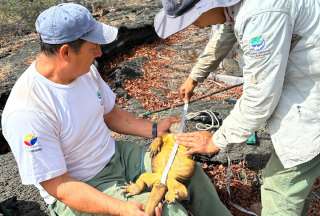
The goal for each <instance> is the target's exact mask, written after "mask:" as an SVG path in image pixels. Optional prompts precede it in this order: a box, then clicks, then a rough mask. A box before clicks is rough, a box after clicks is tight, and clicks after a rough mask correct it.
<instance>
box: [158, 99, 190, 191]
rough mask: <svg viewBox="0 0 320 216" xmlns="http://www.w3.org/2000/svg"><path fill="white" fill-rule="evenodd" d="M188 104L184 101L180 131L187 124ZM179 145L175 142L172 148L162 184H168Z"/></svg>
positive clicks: (162, 177)
mask: <svg viewBox="0 0 320 216" xmlns="http://www.w3.org/2000/svg"><path fill="white" fill-rule="evenodd" d="M188 106H189V103H184V106H183V110H182V116H181V121H180V127H179V130H178V132H180V133H182V132H183V130H184V127H185V124H186V122H185V121H186V115H187V113H188ZM178 147H179V144H178V143H174V145H173V149H172V151H171V153H170V156H169V159H168V162H167V164H166V167H165V168H164V170H163V173H162V176H161V180H160V182H161V183H162V184H165V185H166V182H167V177H168V173H169V170H170V168H171V166H172V164H173V161H174V158H175V156H176V154H177V151H178Z"/></svg>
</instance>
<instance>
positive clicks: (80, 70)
mask: <svg viewBox="0 0 320 216" xmlns="http://www.w3.org/2000/svg"><path fill="white" fill-rule="evenodd" d="M101 55H102V51H101V48H100V45H99V44H94V43H91V42H87V41H85V42H84V43H83V44H82V46H81V48H80V50H79V51H78V52H75V51H71V61H70V65H69V66H70V72H71V73H73V74H74V75H75V77H78V76H81V75H83V74H85V73H87V72H89V70H90V66H91V65H92V64H93V62H94V60H95V58H97V57H100V56H101Z"/></svg>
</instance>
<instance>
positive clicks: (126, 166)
mask: <svg viewBox="0 0 320 216" xmlns="http://www.w3.org/2000/svg"><path fill="white" fill-rule="evenodd" d="M145 171H151V160H150V157H149V154H148V153H146V152H145V150H144V148H143V147H141V146H138V145H134V144H130V143H126V142H117V143H116V152H115V154H114V156H113V158H112V159H111V161H110V162H109V163H108V165H107V166H106V167H105V168H104V169H103V170H102V171H101V172H100V173H98V174H97V175H96V176H95V177H94V178H93V179H91V180H89V181H88V182H87V183H88V184H90V185H92V186H93V187H95V188H97V189H98V190H100V191H102V192H103V193H106V194H108V195H110V196H112V197H115V198H117V199H121V200H135V201H138V202H141V203H145V202H146V201H147V198H148V195H149V192H144V193H142V194H139V195H135V196H132V197H126V196H125V195H124V194H123V193H122V191H121V188H120V187H121V186H123V185H124V184H125V183H128V182H130V181H135V180H136V179H137V177H138V176H139V175H140V174H141V173H143V172H145ZM187 185H188V190H189V200H187V201H185V202H184V204H185V205H187V206H188V208H189V209H190V211H191V212H192V214H193V215H195V216H208V215H210V216H214V215H216V216H225V215H228V216H229V215H231V214H230V213H229V211H228V209H227V208H226V207H225V206H224V205H223V204H222V203H221V201H220V199H219V197H218V194H217V192H216V190H215V188H214V186H213V185H212V183H211V181H210V179H209V178H208V177H207V176H206V175H205V173H204V172H203V170H202V168H201V167H200V166H199V165H197V166H196V169H195V173H194V176H193V177H192V178H191V180H190V182H188V183H187ZM49 211H50V214H51V215H59V216H88V215H93V214H87V213H81V212H78V211H75V210H73V209H71V208H69V207H68V206H66V205H65V204H63V203H62V202H60V201H56V202H55V203H54V204H52V205H50V206H49ZM162 215H164V216H187V215H188V213H187V211H186V209H185V208H184V206H183V205H182V204H181V203H178V202H176V203H173V204H165V205H164V206H163V213H162Z"/></svg>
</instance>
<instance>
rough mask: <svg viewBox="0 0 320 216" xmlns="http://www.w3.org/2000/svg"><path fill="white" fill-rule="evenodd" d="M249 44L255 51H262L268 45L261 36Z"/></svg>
mask: <svg viewBox="0 0 320 216" xmlns="http://www.w3.org/2000/svg"><path fill="white" fill-rule="evenodd" d="M249 43H250V49H252V50H254V51H262V50H263V48H264V47H265V45H266V42H265V40H264V39H263V37H262V36H261V35H259V36H257V37H254V38H251V40H250V42H249Z"/></svg>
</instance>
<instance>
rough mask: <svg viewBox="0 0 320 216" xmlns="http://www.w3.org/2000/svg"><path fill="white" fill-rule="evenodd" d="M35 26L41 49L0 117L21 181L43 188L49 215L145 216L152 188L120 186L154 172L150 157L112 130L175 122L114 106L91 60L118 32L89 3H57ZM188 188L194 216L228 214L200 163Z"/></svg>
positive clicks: (153, 128) (136, 131)
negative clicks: (133, 190)
mask: <svg viewBox="0 0 320 216" xmlns="http://www.w3.org/2000/svg"><path fill="white" fill-rule="evenodd" d="M36 30H37V32H38V33H39V36H40V40H41V42H40V46H41V52H40V54H39V55H38V56H37V58H36V61H35V62H33V63H32V65H31V66H30V67H29V68H28V69H27V70H26V71H25V72H24V73H23V74H22V76H21V77H20V78H19V79H18V81H17V82H16V84H15V85H14V87H13V89H12V91H11V94H10V96H9V98H8V100H7V103H6V106H5V108H4V110H3V114H2V128H3V133H4V136H5V138H6V139H7V141H8V143H9V145H10V147H11V149H12V152H13V154H14V156H15V159H16V161H17V164H18V168H19V172H20V176H21V180H22V183H23V184H33V185H35V186H37V187H38V188H39V190H40V194H41V195H42V197H43V198H44V199H45V201H46V203H47V204H48V205H49V210H50V214H52V215H98V214H99V215H100V214H107V215H146V213H144V211H143V204H142V203H144V202H145V201H146V199H147V196H148V193H147V192H146V193H143V194H140V195H136V196H133V197H126V196H124V195H123V193H122V191H121V186H123V185H124V184H126V183H128V182H130V181H134V180H135V179H136V178H137V177H138V176H139V175H140V174H141V173H142V172H145V171H146V170H148V168H149V169H150V157H148V154H146V152H145V151H144V148H143V147H141V146H139V145H134V144H130V143H126V142H118V141H117V142H116V141H115V140H114V139H113V138H112V137H111V132H110V130H112V131H115V132H118V133H123V134H131V135H136V136H141V137H148V138H154V137H156V136H157V135H161V134H163V133H165V132H167V131H168V129H169V127H170V126H171V124H172V123H174V122H177V119H176V118H174V117H170V118H166V119H163V120H161V121H159V123H158V124H156V123H152V122H151V121H149V120H145V119H138V118H136V117H135V116H134V115H132V114H130V113H128V112H126V111H123V110H121V109H119V108H117V107H116V106H115V95H114V93H113V92H112V91H111V89H110V88H109V86H108V85H107V84H106V83H105V82H104V81H103V80H102V78H101V77H100V75H99V73H98V71H97V69H96V68H95V66H93V64H92V63H93V61H94V59H95V58H96V57H99V56H101V55H102V52H101V49H100V44H108V43H110V42H112V41H114V40H115V39H116V37H117V29H116V28H114V27H111V26H107V25H105V24H102V23H100V22H97V21H96V20H95V19H94V18H93V17H92V15H91V14H90V12H89V11H88V10H87V9H86V8H85V7H83V6H81V5H78V4H73V3H67V4H60V5H57V6H53V7H51V8H49V9H47V10H45V11H44V12H42V13H41V14H40V15H39V17H38V18H37V21H36ZM188 187H189V191H190V199H189V200H188V202H189V204H190V210H191V211H192V212H194V215H207V214H209V215H212V214H211V213H217V215H230V213H229V212H228V210H227V209H226V208H225V207H224V206H223V205H222V204H221V202H220V200H219V198H218V196H217V193H216V191H215V189H214V187H213V186H212V184H211V182H210V180H209V179H208V177H206V176H205V174H204V172H203V171H202V170H201V168H199V167H198V166H197V168H196V171H195V174H194V176H193V177H192V179H191V180H190V182H189V183H188ZM203 188H205V190H206V191H207V193H206V194H205V195H203V194H200V193H201V192H202V191H203ZM161 212H162V214H163V215H187V212H186V210H185V209H184V208H183V206H182V205H181V204H179V203H173V204H168V205H164V207H163V209H162V208H161V206H159V208H157V210H156V215H160V214H161Z"/></svg>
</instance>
